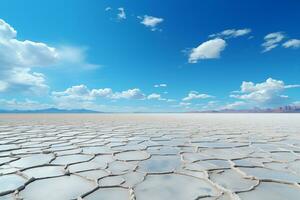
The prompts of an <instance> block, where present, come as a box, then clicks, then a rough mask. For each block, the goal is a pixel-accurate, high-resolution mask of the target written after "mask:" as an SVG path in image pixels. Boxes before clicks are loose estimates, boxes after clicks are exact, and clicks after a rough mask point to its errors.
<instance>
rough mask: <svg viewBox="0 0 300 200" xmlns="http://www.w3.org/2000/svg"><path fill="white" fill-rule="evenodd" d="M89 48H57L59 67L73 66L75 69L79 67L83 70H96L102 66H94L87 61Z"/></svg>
mask: <svg viewBox="0 0 300 200" xmlns="http://www.w3.org/2000/svg"><path fill="white" fill-rule="evenodd" d="M87 50H88V48H87V47H76V46H60V47H58V48H56V52H57V53H58V62H57V64H58V65H72V66H73V67H77V66H79V67H80V68H82V69H87V70H91V69H96V68H99V67H100V65H96V64H92V63H89V62H88V61H87V55H86V52H87Z"/></svg>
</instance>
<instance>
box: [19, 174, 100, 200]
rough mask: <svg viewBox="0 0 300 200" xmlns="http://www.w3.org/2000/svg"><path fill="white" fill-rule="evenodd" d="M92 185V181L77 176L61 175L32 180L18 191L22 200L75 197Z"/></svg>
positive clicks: (58, 199) (57, 199) (63, 199)
mask: <svg viewBox="0 0 300 200" xmlns="http://www.w3.org/2000/svg"><path fill="white" fill-rule="evenodd" d="M94 187H95V184H94V183H93V182H91V181H87V180H85V179H83V178H80V177H78V176H75V175H71V176H62V177H58V178H49V179H42V180H37V181H34V182H32V183H30V184H29V185H27V186H26V190H23V191H21V192H20V196H21V197H22V198H24V200H41V199H49V200H50V199H53V200H54V199H55V200H66V199H75V198H76V197H78V196H79V195H82V194H84V193H86V192H88V191H89V190H91V189H93V188H94Z"/></svg>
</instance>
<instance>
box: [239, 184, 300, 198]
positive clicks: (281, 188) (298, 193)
mask: <svg viewBox="0 0 300 200" xmlns="http://www.w3.org/2000/svg"><path fill="white" fill-rule="evenodd" d="M239 196H240V197H241V199H243V200H253V199H255V200H267V199H270V200H299V197H300V190H299V188H297V186H294V185H286V184H279V183H271V182H263V183H261V184H259V186H258V187H257V188H255V190H252V191H250V192H243V193H240V194H239Z"/></svg>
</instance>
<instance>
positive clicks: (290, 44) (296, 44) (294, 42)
mask: <svg viewBox="0 0 300 200" xmlns="http://www.w3.org/2000/svg"><path fill="white" fill-rule="evenodd" d="M282 46H283V47H284V48H293V49H298V48H300V40H298V39H291V40H288V41H286V42H285V43H283V44H282Z"/></svg>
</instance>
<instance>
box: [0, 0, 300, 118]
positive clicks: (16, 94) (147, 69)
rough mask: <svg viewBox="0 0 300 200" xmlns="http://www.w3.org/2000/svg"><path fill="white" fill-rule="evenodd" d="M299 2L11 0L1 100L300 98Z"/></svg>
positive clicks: (1, 32)
mask: <svg viewBox="0 0 300 200" xmlns="http://www.w3.org/2000/svg"><path fill="white" fill-rule="evenodd" d="M299 9H300V2H298V1H293V0H286V1H276V2H274V1H271V0H266V1H263V2H262V1H243V2H241V1H238V0H203V1H197V0H195V1H171V0H168V1H142V0H140V1H97V0H89V1H84V0H72V1H71V0H66V1H60V0H52V1H38V0H28V1H17V0H4V1H2V2H1V7H0V19H1V21H0V109H42V108H49V107H57V108H67V109H73V108H86V109H93V110H101V111H118V112H123V111H188V110H210V109H224V108H229V109H244V108H253V107H261V108H266V107H277V106H282V105H288V104H290V105H300V85H299V84H300V78H299V77H300V76H299V74H300V56H299V55H300V27H299V25H298V24H300V12H298V11H299Z"/></svg>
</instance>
